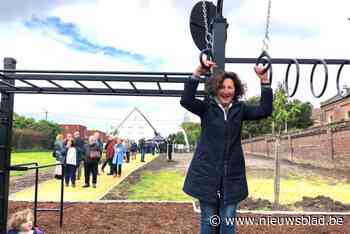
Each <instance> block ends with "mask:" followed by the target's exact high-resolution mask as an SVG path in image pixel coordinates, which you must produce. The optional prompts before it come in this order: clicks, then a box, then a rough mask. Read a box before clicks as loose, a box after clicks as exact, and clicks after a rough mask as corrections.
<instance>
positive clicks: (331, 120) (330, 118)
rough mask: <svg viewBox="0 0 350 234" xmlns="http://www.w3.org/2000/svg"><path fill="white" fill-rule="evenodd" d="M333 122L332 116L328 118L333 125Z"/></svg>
mask: <svg viewBox="0 0 350 234" xmlns="http://www.w3.org/2000/svg"><path fill="white" fill-rule="evenodd" d="M332 122H333V116H332V115H330V116H329V117H328V123H332Z"/></svg>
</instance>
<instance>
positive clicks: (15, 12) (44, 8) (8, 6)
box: [0, 0, 96, 23]
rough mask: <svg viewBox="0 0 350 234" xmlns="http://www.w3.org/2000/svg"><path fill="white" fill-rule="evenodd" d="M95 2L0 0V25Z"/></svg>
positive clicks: (87, 0) (79, 0) (73, 0)
mask: <svg viewBox="0 0 350 234" xmlns="http://www.w3.org/2000/svg"><path fill="white" fill-rule="evenodd" d="M94 2H96V0H68V1H67V0H50V1H47V0H24V1H23V0H2V1H1V4H0V12H1V14H0V23H1V22H2V23H5V22H12V21H17V20H23V19H28V18H30V17H32V16H33V15H39V16H45V15H48V14H50V11H51V10H52V9H55V8H56V7H59V6H62V5H65V6H68V5H70V6H71V5H76V4H81V3H84V4H91V3H94Z"/></svg>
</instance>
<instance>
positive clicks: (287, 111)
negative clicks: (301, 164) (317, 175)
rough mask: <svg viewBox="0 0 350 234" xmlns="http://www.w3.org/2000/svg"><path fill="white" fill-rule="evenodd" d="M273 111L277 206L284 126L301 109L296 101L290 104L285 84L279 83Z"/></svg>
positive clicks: (275, 200) (277, 202)
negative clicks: (284, 87) (280, 150)
mask: <svg viewBox="0 0 350 234" xmlns="http://www.w3.org/2000/svg"><path fill="white" fill-rule="evenodd" d="M273 108H274V110H273V112H272V123H273V127H272V128H273V130H274V137H275V173H274V197H275V199H274V205H275V207H276V206H278V204H279V193H280V160H279V149H280V142H281V132H282V128H283V126H284V125H285V123H287V122H288V120H290V119H293V118H295V116H296V114H297V113H300V111H301V104H300V103H296V104H295V105H290V103H289V102H288V98H287V95H286V92H285V91H284V89H283V86H282V85H281V84H279V86H278V88H277V90H276V92H275V97H274V101H273Z"/></svg>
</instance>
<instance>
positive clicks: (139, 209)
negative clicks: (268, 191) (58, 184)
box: [9, 154, 350, 234]
mask: <svg viewBox="0 0 350 234" xmlns="http://www.w3.org/2000/svg"><path fill="white" fill-rule="evenodd" d="M190 159H191V156H189V155H188V154H175V155H174V161H172V162H167V161H166V159H165V158H164V157H159V158H157V159H155V160H154V161H152V162H151V163H149V164H147V165H146V166H145V167H143V168H142V169H139V170H137V171H135V172H134V173H133V174H131V175H130V176H129V177H128V178H127V179H126V180H125V181H124V182H123V183H124V184H125V185H130V184H135V183H137V182H138V181H139V178H140V175H141V173H142V172H144V171H145V170H151V171H159V170H163V169H172V170H178V171H180V172H182V173H184V174H185V173H186V171H187V168H188V163H189V161H190ZM246 164H247V170H254V169H260V170H266V171H270V170H271V165H273V161H272V160H270V159H265V158H261V157H248V158H247V160H246ZM282 166H285V167H286V168H288V169H289V170H297V171H300V172H303V171H304V173H315V174H324V175H329V176H331V177H334V178H336V179H343V178H345V177H346V175H344V174H342V173H339V174H337V173H336V172H334V173H327V172H326V171H324V170H323V169H318V168H311V167H307V168H305V166H299V165H294V164H290V163H288V162H285V163H282ZM305 169H308V170H307V171H306V172H305ZM30 177H32V176H26V177H19V178H14V179H12V180H11V187H12V188H11V192H14V191H16V190H19V189H22V188H25V187H28V186H31V185H32V184H33V183H34V182H33V178H30ZM40 178H41V180H42V181H44V180H46V179H51V178H52V172H48V173H43V174H42V175H41V176H40ZM123 183H122V185H123ZM127 187H128V186H124V187H123V186H118V188H119V189H114V190H113V191H112V192H111V193H109V194H108V195H106V196H105V197H104V199H107V200H124V199H127V194H128V189H127ZM120 188H121V189H120ZM106 202H108V201H106ZM295 205H296V206H299V207H302V208H303V209H304V210H309V208H312V210H313V211H315V207H316V210H317V211H349V210H350V206H348V205H346V204H341V203H339V202H337V201H333V200H331V199H330V198H328V197H324V196H319V197H316V198H308V197H304V198H303V200H302V201H300V202H299V203H298V204H295ZM28 207H29V208H32V207H33V203H28V202H14V201H10V205H9V214H12V213H14V212H15V211H17V210H22V209H24V208H28ZM39 207H40V208H57V207H58V204H57V203H40V205H39ZM262 207H264V208H266V207H267V208H269V207H270V208H271V209H272V204H271V203H270V202H269V201H267V200H264V199H257V200H252V199H250V198H248V199H246V200H245V201H243V202H241V203H240V209H242V210H258V209H260V208H262ZM279 210H289V208H288V207H286V206H285V207H279ZM238 217H240V218H244V219H248V218H249V219H251V220H252V219H253V218H254V220H259V219H260V218H263V219H265V220H266V219H268V220H275V221H276V219H278V220H280V219H281V218H282V217H286V215H282V214H276V215H263V214H259V215H257V214H253V213H238ZM288 217H294V218H299V220H300V218H301V216H300V215H299V216H296V215H293V216H291V215H288ZM303 217H304V218H305V219H304V220H306V219H307V218H310V217H312V218H313V220H314V221H315V220H316V219H317V218H318V219H317V220H316V221H319V220H323V218H324V219H326V220H328V219H329V218H330V216H323V217H322V216H315V215H312V216H308V215H304V216H303ZM330 220H332V221H335V220H336V221H338V224H339V225H333V223H330V224H328V225H327V224H325V225H320V224H318V225H315V223H312V224H313V225H305V224H304V223H302V224H300V223H299V224H294V225H291V224H289V225H287V224H284V225H276V223H275V224H270V225H257V224H250V225H247V224H245V225H243V224H238V225H237V233H272V234H277V233H301V234H304V233H305V234H306V233H308V234H309V233H324V234H326V233H334V234H335V233H337V234H338V233H349V234H350V216H333V217H331V219H330ZM271 222H272V221H271ZM38 224H39V226H40V227H41V228H42V229H43V230H45V231H46V233H47V234H50V233H60V234H63V233H123V234H124V233H152V234H153V233H155V234H156V233H162V234H163V233H164V234H165V233H167V234H168V233H181V234H182V233H183V234H185V233H199V214H198V213H195V212H194V210H193V207H192V204H190V203H124V202H118V203H113V202H112V203H110V202H108V203H66V204H65V208H64V225H63V228H62V229H60V228H59V215H58V213H53V212H39V213H38Z"/></svg>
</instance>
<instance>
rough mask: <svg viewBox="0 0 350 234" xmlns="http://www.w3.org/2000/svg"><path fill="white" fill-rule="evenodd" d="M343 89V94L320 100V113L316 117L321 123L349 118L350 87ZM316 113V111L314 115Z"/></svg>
mask: <svg viewBox="0 0 350 234" xmlns="http://www.w3.org/2000/svg"><path fill="white" fill-rule="evenodd" d="M345 90H346V91H345V94H344V95H343V96H341V95H339V94H337V95H335V96H334V97H332V98H330V99H328V100H326V101H324V102H321V108H320V113H319V115H318V117H317V118H318V119H317V120H318V121H319V122H320V123H321V125H324V124H328V123H332V122H341V121H347V120H350V88H346V89H345ZM316 113H317V111H316V112H315V115H316ZM315 117H316V116H315Z"/></svg>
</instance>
